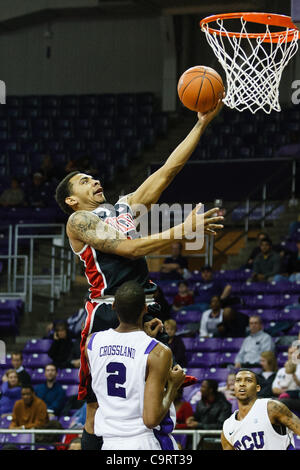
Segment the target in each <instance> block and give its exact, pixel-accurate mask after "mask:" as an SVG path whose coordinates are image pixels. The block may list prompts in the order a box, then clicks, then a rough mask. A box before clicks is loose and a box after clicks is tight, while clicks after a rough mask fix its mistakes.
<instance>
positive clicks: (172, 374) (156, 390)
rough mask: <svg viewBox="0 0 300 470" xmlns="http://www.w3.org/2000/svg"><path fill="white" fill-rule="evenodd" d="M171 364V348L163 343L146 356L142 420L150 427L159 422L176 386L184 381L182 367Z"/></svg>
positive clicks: (172, 399)
mask: <svg viewBox="0 0 300 470" xmlns="http://www.w3.org/2000/svg"><path fill="white" fill-rule="evenodd" d="M171 365H172V352H171V350H170V349H169V348H168V347H167V346H165V345H163V344H158V345H157V346H156V347H155V348H154V349H153V350H152V351H151V353H150V354H149V357H148V362H147V377H146V385H145V391H144V410H143V420H144V423H145V425H146V426H147V427H148V428H150V429H153V428H155V427H156V426H158V425H159V424H160V423H161V421H162V420H163V418H164V417H165V415H166V414H167V412H168V410H169V408H170V406H171V403H172V402H173V401H174V400H175V397H176V393H177V390H178V388H179V387H180V386H181V385H182V384H183V382H184V378H185V374H184V372H183V370H182V368H181V367H180V366H179V365H176V366H175V367H173V369H171ZM166 385H167V388H166Z"/></svg>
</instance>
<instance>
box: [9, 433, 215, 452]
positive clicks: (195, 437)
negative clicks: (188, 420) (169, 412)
mask: <svg viewBox="0 0 300 470" xmlns="http://www.w3.org/2000/svg"><path fill="white" fill-rule="evenodd" d="M82 431H83V430H82V429H0V435H1V434H31V442H30V446H31V450H34V449H35V447H36V445H41V447H42V446H43V445H47V444H46V443H36V439H35V436H36V434H47V435H48V434H63V435H65V434H78V435H81V434H82ZM179 434H186V435H188V436H192V437H193V440H192V450H197V446H198V444H199V441H200V438H201V437H205V436H206V437H208V436H213V437H217V438H220V436H221V430H215V431H214V430H200V429H175V430H174V431H173V432H172V435H173V436H174V435H175V436H176V435H179ZM19 444H20V445H26V444H29V443H27V442H24V443H19ZM62 445H63V443H62Z"/></svg>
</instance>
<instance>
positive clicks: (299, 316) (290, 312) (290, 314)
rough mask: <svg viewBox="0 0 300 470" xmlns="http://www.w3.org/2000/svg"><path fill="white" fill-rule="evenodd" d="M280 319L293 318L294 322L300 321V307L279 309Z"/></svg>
mask: <svg viewBox="0 0 300 470" xmlns="http://www.w3.org/2000/svg"><path fill="white" fill-rule="evenodd" d="M279 319H280V320H293V321H295V322H297V321H300V309H299V308H285V309H283V310H281V311H280V318H279Z"/></svg>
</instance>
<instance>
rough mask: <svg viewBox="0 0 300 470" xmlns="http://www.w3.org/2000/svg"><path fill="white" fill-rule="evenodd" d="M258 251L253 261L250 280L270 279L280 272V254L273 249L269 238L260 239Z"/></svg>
mask: <svg viewBox="0 0 300 470" xmlns="http://www.w3.org/2000/svg"><path fill="white" fill-rule="evenodd" d="M260 251H261V252H260V254H259V255H257V256H256V258H255V260H254V262H253V273H252V276H251V277H250V281H255V282H258V281H272V280H273V278H274V276H275V275H276V274H279V272H280V256H279V254H278V253H276V252H275V251H274V250H273V246H272V241H271V240H270V239H269V238H263V239H262V240H261V242H260Z"/></svg>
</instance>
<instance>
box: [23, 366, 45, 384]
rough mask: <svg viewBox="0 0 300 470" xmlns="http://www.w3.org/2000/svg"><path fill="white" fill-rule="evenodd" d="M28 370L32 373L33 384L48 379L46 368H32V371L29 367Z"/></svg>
mask: <svg viewBox="0 0 300 470" xmlns="http://www.w3.org/2000/svg"><path fill="white" fill-rule="evenodd" d="M27 372H29V373H30V377H31V382H32V384H33V385H36V384H41V383H44V382H45V380H46V379H45V369H44V368H43V367H38V368H36V369H32V372H30V369H27Z"/></svg>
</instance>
